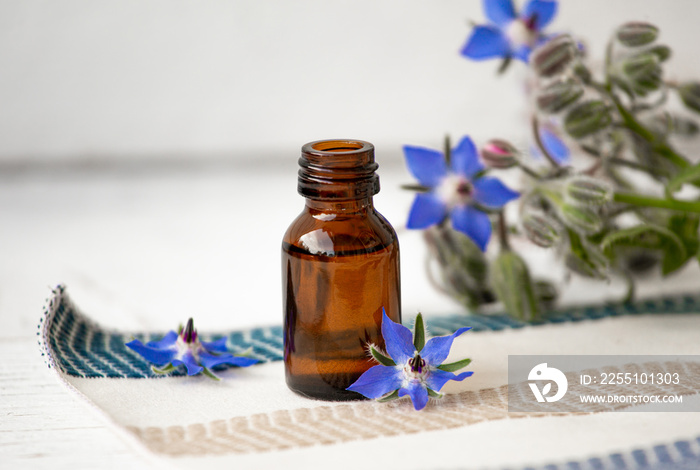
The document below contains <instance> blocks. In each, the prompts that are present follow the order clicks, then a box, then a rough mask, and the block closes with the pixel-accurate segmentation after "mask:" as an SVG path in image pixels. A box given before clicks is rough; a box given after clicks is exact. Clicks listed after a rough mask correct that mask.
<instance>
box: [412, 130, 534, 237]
mask: <svg viewBox="0 0 700 470" xmlns="http://www.w3.org/2000/svg"><path fill="white" fill-rule="evenodd" d="M403 150H404V154H405V156H406V164H407V165H408V169H409V171H410V172H411V174H412V175H413V176H414V177H415V178H416V179H417V180H418V182H419V183H420V184H421V185H422V186H424V187H425V188H426V189H427V190H428V192H424V193H418V194H416V198H415V200H414V201H413V206H412V207H411V212H410V214H409V216H408V222H407V223H406V226H407V227H408V228H411V229H422V228H427V227H430V226H431V225H435V224H439V223H441V222H442V221H443V220H444V219H445V217H447V216H449V217H450V219H451V221H452V226H453V227H454V228H455V230H459V231H460V232H462V233H464V234H466V235H467V236H469V238H471V239H472V240H474V243H476V244H477V246H478V247H479V248H480V249H481V250H482V251H485V250H486V245H487V244H488V242H489V239H490V238H491V220H490V219H489V216H488V215H487V214H486V213H485V212H483V210H484V209H500V208H502V207H503V206H504V205H505V204H506V203H507V202H509V201H511V200H513V199H516V198H518V197H519V196H520V194H518V193H517V192H515V191H512V190H511V189H509V188H507V187H506V186H505V185H504V184H503V183H501V181H500V180H498V179H496V178H490V177H486V176H482V174H483V171H484V166H483V165H482V164H481V162H480V161H479V158H478V155H477V151H476V147H475V146H474V143H473V142H472V140H471V139H470V138H469V137H464V138H462V140H461V142H460V143H459V145H458V146H457V148H455V149H453V150H452V151H451V152H450V170H451V171H450V170H448V167H447V162H446V160H445V155H443V153H442V152H439V151H437V150H431V149H426V148H421V147H412V146H405V147H404V148H403Z"/></svg>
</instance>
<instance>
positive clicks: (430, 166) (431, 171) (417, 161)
mask: <svg viewBox="0 0 700 470" xmlns="http://www.w3.org/2000/svg"><path fill="white" fill-rule="evenodd" d="M403 152H404V155H405V156H406V165H407V166H408V170H409V171H410V172H411V174H412V175H413V177H414V178H416V179H417V180H418V182H419V183H420V184H422V185H424V186H429V187H433V186H435V185H437V184H438V183H440V181H441V180H442V179H443V178H444V177H445V175H447V164H446V163H445V157H443V155H442V153H441V152H438V151H436V150H431V149H426V148H422V147H412V146H410V145H406V146H404V148H403Z"/></svg>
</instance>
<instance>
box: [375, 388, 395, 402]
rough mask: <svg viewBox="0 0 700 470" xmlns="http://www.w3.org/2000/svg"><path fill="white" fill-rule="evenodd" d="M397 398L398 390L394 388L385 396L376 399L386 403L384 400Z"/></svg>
mask: <svg viewBox="0 0 700 470" xmlns="http://www.w3.org/2000/svg"><path fill="white" fill-rule="evenodd" d="M397 398H399V391H398V390H394V391H393V392H391V393H390V394H389V395H387V396H385V397H382V398H377V401H378V402H379V403H386V402H388V401H394V400H396V399H397Z"/></svg>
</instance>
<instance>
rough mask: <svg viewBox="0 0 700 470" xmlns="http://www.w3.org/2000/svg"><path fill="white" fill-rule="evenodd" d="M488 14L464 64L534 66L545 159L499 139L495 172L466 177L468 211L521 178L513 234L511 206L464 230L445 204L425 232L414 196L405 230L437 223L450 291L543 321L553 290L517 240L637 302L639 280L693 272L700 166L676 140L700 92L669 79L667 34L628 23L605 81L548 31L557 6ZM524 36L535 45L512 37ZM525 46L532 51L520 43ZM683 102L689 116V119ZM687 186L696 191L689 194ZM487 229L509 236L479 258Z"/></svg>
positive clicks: (435, 234)
mask: <svg viewBox="0 0 700 470" xmlns="http://www.w3.org/2000/svg"><path fill="white" fill-rule="evenodd" d="M483 3H484V9H485V11H486V16H487V17H488V18H489V20H490V21H491V23H492V24H491V25H486V26H476V27H475V28H474V30H473V32H472V34H471V35H470V38H469V39H468V41H467V44H466V46H465V47H464V48H463V50H462V55H464V56H465V57H467V58H469V59H474V60H481V59H486V58H498V57H500V58H503V59H505V62H504V63H505V64H508V63H510V61H509V59H510V58H518V59H521V60H522V61H523V62H525V63H527V67H528V69H529V72H530V74H529V76H530V81H531V82H532V83H531V86H529V87H528V88H529V89H530V90H532V96H531V101H532V103H533V111H532V115H531V119H530V122H529V124H528V125H529V127H530V129H531V131H532V136H533V141H534V145H535V148H536V151H535V152H533V153H537V154H540V155H541V156H542V157H544V158H543V159H542V158H540V160H539V161H538V160H536V159H534V158H533V159H532V160H531V161H528V159H527V156H526V155H524V152H518V151H517V150H516V148H515V147H514V146H513V145H511V144H510V143H509V142H508V141H506V140H503V139H493V140H492V141H490V142H489V143H487V144H486V145H484V146H483V147H482V148H481V150H480V152H479V154H480V155H479V157H480V158H481V160H482V161H483V162H484V163H485V166H486V167H485V169H480V170H479V171H477V172H473V173H466V174H465V175H466V176H468V177H469V178H470V179H469V182H470V183H471V186H470V188H471V191H472V192H471V193H468V194H467V192H465V191H461V192H460V187H458V190H457V194H459V195H460V196H465V195H466V196H469V197H470V198H471V199H469V201H470V202H469V203H468V204H467V207H471V208H472V209H481V210H483V209H484V208H483V207H482V206H483V204H481V203H480V200H482V202H483V201H486V200H489V198H490V197H491V198H494V197H499V196H500V197H502V196H503V194H504V193H503V190H502V189H500V188H496V187H495V186H494V187H493V188H491V189H490V190H491V191H493V193H492V194H490V195H485V194H484V191H483V188H480V189H481V190H480V191H476V192H475V191H474V189H475V188H477V182H478V181H479V180H480V178H485V176H484V175H485V174H486V173H487V172H489V171H500V170H503V169H507V168H518V169H519V170H520V171H521V172H522V174H523V177H522V179H521V187H520V188H518V189H519V190H520V198H519V200H518V207H517V209H518V213H519V220H518V221H517V223H514V222H516V221H506V220H505V217H504V210H503V209H504V207H503V206H505V205H506V204H507V203H509V202H510V200H512V199H514V198H510V199H507V198H502V199H501V201H500V202H502V204H499V205H498V206H497V207H496V208H495V209H497V210H494V208H493V207H492V208H490V209H489V210H486V211H484V212H482V213H484V214H487V215H488V219H489V224H488V225H489V227H488V228H487V227H486V225H487V224H486V223H485V222H484V219H483V217H481V218H480V219H479V218H476V217H473V216H472V218H471V219H470V224H464V223H461V221H460V219H459V218H458V217H455V215H456V214H455V213H454V212H449V213H446V212H445V211H444V209H443V208H442V207H441V206H438V205H437V204H436V203H433V204H432V206H430V207H432V211H429V210H427V209H424V210H423V211H422V212H420V211H419V214H423V215H424V217H422V218H420V217H419V218H418V220H419V222H422V223H416V222H415V220H416V216H415V211H416V206H417V201H418V199H416V203H414V207H413V208H412V209H411V214H410V215H409V223H408V226H409V228H426V227H428V226H430V228H428V229H427V230H426V232H425V235H426V240H427V241H428V245H429V250H430V253H431V254H432V256H433V258H434V259H435V260H437V264H438V266H439V267H440V272H441V275H442V285H443V286H444V289H445V290H447V292H448V293H450V294H451V295H453V296H454V297H455V298H457V299H458V300H460V301H461V302H463V303H464V304H465V305H466V306H467V307H469V308H470V309H478V308H479V307H480V306H482V305H484V304H486V303H489V302H492V301H494V300H500V301H502V302H503V304H504V306H505V309H506V310H507V311H508V313H510V314H511V315H513V316H515V317H518V318H520V319H524V320H534V319H537V318H538V317H539V316H540V315H541V314H542V312H543V311H544V310H546V309H547V307H548V306H549V305H550V304H551V301H552V300H553V299H554V298H555V297H556V291H555V289H554V288H553V284H552V283H551V282H548V281H536V280H534V279H532V278H531V276H530V269H529V267H528V265H527V263H526V261H525V259H524V258H523V257H521V256H520V254H518V253H517V252H516V251H515V249H514V248H513V244H512V243H511V242H510V241H509V240H510V238H512V237H514V236H515V237H521V238H526V239H528V240H529V241H530V242H532V243H534V244H535V245H538V246H540V247H546V248H553V249H556V250H557V252H558V253H559V254H560V255H561V256H560V258H561V259H562V260H563V261H562V262H563V264H564V266H565V267H566V268H567V270H568V271H569V272H570V273H574V274H576V275H580V276H584V277H588V278H592V279H598V280H609V279H611V278H613V277H619V278H623V279H625V280H626V281H627V282H628V286H629V290H628V295H627V298H630V297H631V296H632V295H633V293H634V286H635V280H636V279H637V278H638V277H639V276H640V275H642V274H645V273H647V272H649V271H650V270H652V269H654V268H657V269H659V271H660V272H661V274H662V275H664V276H667V275H669V274H672V273H674V272H677V271H678V270H680V269H681V268H682V267H684V266H686V265H687V263H688V262H691V261H693V262H697V261H698V260H699V259H700V254H699V252H698V249H699V247H700V236H699V233H698V232H699V227H700V197H699V196H698V190H697V188H699V187H700V163H698V159H697V158H695V159H691V158H688V157H687V156H686V155H683V154H682V153H681V152H679V151H678V149H677V147H678V145H677V143H678V142H679V141H680V140H681V139H685V138H690V137H694V136H696V135H697V134H698V129H699V126H698V124H697V123H696V121H695V120H694V119H692V117H691V114H692V113H693V112H694V113H700V82H697V81H689V82H676V81H670V80H667V79H665V73H664V72H665V68H666V66H667V64H668V62H669V59H670V57H671V49H670V48H669V47H668V46H666V45H663V44H659V43H658V42H657V39H658V36H659V30H658V28H657V27H655V26H654V25H651V24H648V23H643V22H630V23H626V24H623V25H622V26H620V27H619V28H618V29H617V30H616V31H615V32H614V34H613V35H612V37H611V38H610V40H609V42H608V45H607V47H606V50H605V53H604V61H603V64H604V65H603V69H602V70H600V71H596V70H594V68H593V67H591V66H590V65H589V64H588V61H587V54H588V51H586V49H585V48H584V47H583V46H582V44H583V43H582V42H581V41H580V40H578V39H577V38H575V37H574V36H572V35H569V34H558V35H553V36H544V35H543V34H542V33H541V29H542V27H543V26H545V25H546V24H548V23H549V22H550V21H551V20H552V18H553V16H554V13H555V11H556V7H557V3H556V2H555V1H553V0H531V1H529V2H528V3H527V5H526V6H525V9H524V12H523V13H522V14H520V15H518V14H516V13H515V11H516V10H515V8H514V6H513V4H512V2H511V1H509V0H484V2H483ZM522 26H524V27H525V30H526V32H529V35H525V36H523V35H520V36H518V35H517V34H515V33H516V32H517V30H518V28H519V27H520V29H522ZM523 37H525V38H526V39H527V41H526V42H522V41H521V42H520V43H518V42H517V39H518V38H521V39H522V38H523ZM517 44H520V45H519V46H517ZM516 46H517V47H516ZM525 46H527V47H525ZM517 51H522V52H517ZM525 52H527V53H525ZM504 69H505V67H501V71H503V70H504ZM674 95H675V96H674ZM674 100H675V103H674ZM681 103H682V104H683V105H684V106H685V109H686V110H687V111H689V112H680V111H679V109H678V108H679V107H680V104H681ZM681 111H682V110H681ZM564 143H565V144H566V145H564ZM406 159H407V163H408V167H409V170H411V172H412V173H413V174H414V176H416V178H418V180H419V182H421V186H427V187H429V189H430V188H440V191H433V193H434V194H442V195H443V196H444V194H446V191H445V190H444V188H446V187H447V186H448V184H447V183H448V181H449V180H448V175H444V174H442V173H440V172H437V173H436V172H435V171H434V170H433V171H429V170H428V169H427V168H425V167H422V168H419V170H420V171H422V172H423V173H424V174H423V175H421V174H416V173H417V172H416V168H417V166H416V164H415V162H412V157H411V155H410V154H409V152H408V151H406ZM543 164H544V166H543ZM436 175H439V177H437V176H436ZM424 180H430V181H429V183H430V184H425V182H426V181H424ZM684 188H693V189H692V190H691V189H688V190H686V191H684V192H683V193H681V189H684ZM410 189H418V190H425V188H421V187H415V186H413V187H410ZM447 193H448V194H449V191H448V192H447ZM687 194H691V195H690V196H688V195H687ZM418 196H419V197H422V198H423V200H427V198H426V197H425V196H421V195H420V194H419V195H418ZM433 200H434V198H433ZM445 200H448V201H449V200H450V199H449V198H448V199H444V198H443V201H445ZM454 200H456V199H455V198H453V199H452V201H454ZM448 204H449V203H448ZM423 207H427V205H426V204H423ZM425 214H431V215H432V217H428V216H425ZM438 214H442V216H441V218H440V217H438ZM447 216H449V217H450V218H451V219H452V224H451V227H450V226H449V225H448V224H447V223H446V221H447V220H448V218H447ZM427 220H429V221H430V222H431V223H430V224H428V223H426V221H427ZM491 224H493V225H494V226H495V227H496V230H497V232H498V234H499V236H498V240H499V243H498V253H497V254H495V257H492V258H490V257H487V256H486V255H485V254H484V253H483V251H484V250H485V248H486V244H485V243H484V240H488V238H489V236H490V232H491V227H490V225H491ZM460 232H461V233H460ZM464 235H466V237H465V236H464ZM553 281H555V282H556V281H557V280H553Z"/></svg>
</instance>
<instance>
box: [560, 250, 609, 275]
mask: <svg viewBox="0 0 700 470" xmlns="http://www.w3.org/2000/svg"><path fill="white" fill-rule="evenodd" d="M603 261H604V260H597V259H592V260H583V259H582V258H580V257H579V256H576V255H575V254H573V253H567V254H566V257H565V258H564V264H565V265H566V267H567V268H569V269H570V270H571V271H573V272H575V273H576V274H580V275H581V276H584V277H590V278H593V279H607V278H608V276H607V266H606V265H605V263H604V262H603Z"/></svg>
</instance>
